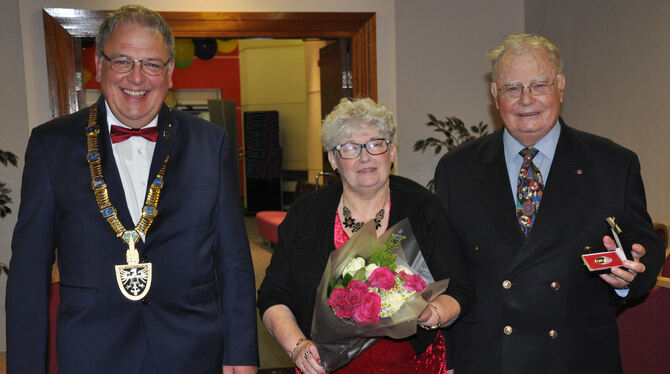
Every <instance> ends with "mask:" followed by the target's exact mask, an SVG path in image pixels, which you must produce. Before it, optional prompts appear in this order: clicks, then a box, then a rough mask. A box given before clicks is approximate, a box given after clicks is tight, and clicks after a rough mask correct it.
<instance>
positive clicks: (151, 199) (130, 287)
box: [86, 107, 170, 301]
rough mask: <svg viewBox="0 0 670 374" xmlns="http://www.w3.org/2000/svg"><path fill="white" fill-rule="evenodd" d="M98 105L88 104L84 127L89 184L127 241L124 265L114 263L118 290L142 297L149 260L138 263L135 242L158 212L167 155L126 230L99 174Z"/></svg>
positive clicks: (148, 275) (148, 280) (148, 277)
mask: <svg viewBox="0 0 670 374" xmlns="http://www.w3.org/2000/svg"><path fill="white" fill-rule="evenodd" d="M97 113H98V108H97V107H91V109H90V113H89V118H88V126H87V127H86V139H87V144H88V154H87V156H86V158H87V160H88V165H89V169H90V171H91V188H92V189H93V193H94V194H95V200H96V201H97V203H98V207H99V208H100V215H102V218H103V219H104V220H105V221H107V223H108V224H109V225H110V226H111V228H112V230H113V231H114V233H115V234H116V236H117V237H119V238H121V240H122V241H123V242H124V243H125V244H127V245H128V250H127V251H126V265H116V266H114V269H115V272H116V283H117V284H118V286H119V290H121V294H123V296H125V297H126V298H127V299H129V300H132V301H137V300H140V299H142V298H143V297H144V296H146V294H147V293H148V292H149V289H150V288H151V270H152V269H151V263H150V262H147V263H140V254H139V252H138V251H137V249H136V248H135V244H136V243H137V241H138V240H139V239H140V235H146V233H147V231H149V227H150V226H151V224H152V223H153V221H154V218H156V215H157V214H158V209H157V206H158V199H159V197H160V191H161V188H163V175H165V167H166V164H167V162H168V159H169V158H170V156H167V157H166V158H165V161H164V162H163V166H162V167H161V169H160V170H159V171H158V175H156V178H154V181H153V183H151V186H150V187H149V191H147V198H146V200H145V203H144V208H143V209H142V216H141V217H140V220H139V222H138V223H137V226H135V229H133V230H126V228H125V227H124V226H123V224H122V223H121V221H120V220H119V218H118V216H117V215H116V209H115V208H114V206H113V205H112V203H111V202H110V200H109V191H108V190H107V184H106V183H105V180H104V178H103V176H102V165H101V162H100V151H99V148H98V133H99V131H100V127H99V126H98V121H97Z"/></svg>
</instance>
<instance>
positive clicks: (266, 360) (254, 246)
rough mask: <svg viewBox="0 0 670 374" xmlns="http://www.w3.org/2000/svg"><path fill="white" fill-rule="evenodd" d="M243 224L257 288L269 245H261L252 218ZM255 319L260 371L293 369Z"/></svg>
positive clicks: (270, 254) (281, 350)
mask: <svg viewBox="0 0 670 374" xmlns="http://www.w3.org/2000/svg"><path fill="white" fill-rule="evenodd" d="M245 223H246V225H247V235H248V236H249V247H250V248H251V258H252V260H253V262H254V273H255V275H256V288H258V286H260V284H261V282H262V281H263V277H264V276H265V268H267V267H268V265H269V264H270V258H271V257H272V249H271V248H270V245H269V244H267V243H263V239H262V238H261V236H260V235H258V229H257V228H256V220H255V218H254V217H245ZM256 318H257V319H258V350H259V355H260V359H261V369H263V368H283V367H293V362H292V361H291V360H290V359H289V358H288V356H287V355H286V353H284V350H283V349H281V348H280V347H279V345H277V343H276V342H275V340H274V339H273V338H272V336H270V334H269V333H268V331H267V330H266V329H265V326H264V325H263V322H261V319H260V317H259V316H258V313H257V315H256Z"/></svg>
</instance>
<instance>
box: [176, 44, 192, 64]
mask: <svg viewBox="0 0 670 374" xmlns="http://www.w3.org/2000/svg"><path fill="white" fill-rule="evenodd" d="M194 53H195V45H193V40H191V39H175V41H174V64H175V66H176V67H178V68H180V69H185V68H187V67H189V66H190V65H191V63H192V62H193V58H194V57H195V56H194Z"/></svg>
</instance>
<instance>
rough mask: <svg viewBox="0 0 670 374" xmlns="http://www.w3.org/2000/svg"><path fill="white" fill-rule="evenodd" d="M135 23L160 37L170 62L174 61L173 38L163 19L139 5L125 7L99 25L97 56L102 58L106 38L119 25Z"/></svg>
mask: <svg viewBox="0 0 670 374" xmlns="http://www.w3.org/2000/svg"><path fill="white" fill-rule="evenodd" d="M125 23H135V24H137V25H140V26H143V27H145V28H147V29H148V30H151V31H153V32H155V33H156V34H158V35H160V36H161V37H162V38H163V41H164V42H165V45H166V46H167V48H168V52H169V53H170V60H174V36H173V35H172V30H171V29H170V26H169V25H168V24H167V22H166V21H165V19H163V17H161V15H160V14H158V13H156V12H154V11H153V10H149V9H147V8H145V7H143V6H141V5H125V6H122V7H121V8H119V9H117V10H115V11H113V12H112V13H110V14H109V15H108V16H107V17H106V18H105V20H104V21H103V22H102V25H100V29H99V30H98V35H96V37H95V45H96V47H95V48H96V51H97V53H98V56H100V57H102V54H103V48H104V47H105V42H106V41H107V38H108V37H109V36H110V35H111V34H112V33H113V32H114V30H115V29H116V27H117V26H118V25H120V24H125Z"/></svg>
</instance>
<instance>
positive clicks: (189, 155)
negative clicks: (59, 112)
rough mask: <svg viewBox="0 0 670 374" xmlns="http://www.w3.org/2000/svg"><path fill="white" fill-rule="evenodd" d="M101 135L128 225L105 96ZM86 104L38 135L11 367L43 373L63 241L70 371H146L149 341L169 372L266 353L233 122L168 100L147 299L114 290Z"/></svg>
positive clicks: (116, 242)
mask: <svg viewBox="0 0 670 374" xmlns="http://www.w3.org/2000/svg"><path fill="white" fill-rule="evenodd" d="M95 105H96V106H97V107H98V122H99V123H100V134H99V144H100V145H99V146H100V150H101V155H102V168H103V175H104V178H105V180H106V183H107V185H108V188H109V196H110V200H111V202H112V204H113V205H114V206H115V207H116V209H117V211H118V214H119V218H120V220H121V222H122V223H123V225H124V226H125V227H126V228H127V229H131V228H133V227H134V224H133V223H132V220H131V218H130V213H129V212H128V209H127V204H126V201H125V196H124V192H123V186H122V184H121V179H120V177H119V174H118V171H117V168H116V164H115V160H114V157H113V155H112V149H111V142H110V140H109V135H108V129H107V123H106V113H105V105H104V99H103V98H102V97H101V98H100V100H99V101H98V103H97V104H95ZM88 114H89V109H88V108H87V109H84V110H81V111H79V112H77V113H74V114H72V115H69V116H65V117H61V118H57V119H54V120H52V121H50V122H48V123H46V124H44V125H41V126H39V127H37V128H35V129H34V130H33V132H32V135H31V136H30V140H29V144H28V149H27V151H26V163H25V169H24V172H23V184H22V190H21V206H20V210H19V217H18V223H17V225H16V228H15V231H14V237H13V241H12V259H11V264H10V266H11V269H12V270H11V275H10V276H9V278H8V284H7V300H6V309H7V346H8V349H7V365H8V373H44V372H45V358H46V354H45V352H46V347H47V328H48V326H47V325H48V321H47V290H48V286H49V280H50V273H51V264H52V263H53V260H54V250H55V249H56V248H58V251H57V253H58V267H59V271H60V279H61V288H60V295H61V301H60V305H59V308H58V323H57V355H58V365H59V370H60V372H62V373H68V374H70V373H75V374H77V373H82V374H90V373H137V372H138V371H139V368H140V365H141V364H142V361H143V359H144V355H145V352H146V347H147V344H149V345H150V346H151V350H152V352H153V355H154V359H155V362H156V365H157V366H158V369H159V370H160V372H161V373H175V374H177V373H178V374H183V373H208V374H209V373H221V366H222V365H252V366H256V365H258V353H257V337H256V316H255V305H254V303H255V298H254V295H255V285H254V274H253V267H252V263H251V256H250V252H249V244H248V239H247V236H246V230H245V226H244V221H243V218H242V212H241V206H240V199H239V193H238V179H237V176H236V171H235V167H234V165H233V162H232V158H231V145H230V142H231V141H232V142H234V143H236V140H234V139H233V140H229V139H228V135H227V133H226V132H225V130H223V129H221V128H218V127H216V126H214V125H212V124H211V123H208V122H206V121H204V120H202V119H198V118H196V117H193V116H190V115H188V114H185V113H182V112H180V111H176V110H172V111H170V109H169V108H168V107H167V106H163V108H162V109H161V111H160V114H159V117H158V127H159V130H160V136H159V139H158V142H157V144H156V149H155V151H154V156H153V160H152V164H151V170H150V174H149V181H148V184H147V185H149V182H150V181H151V180H153V178H154V177H155V176H156V174H157V172H158V169H159V168H160V167H161V166H162V164H163V160H164V159H165V157H166V156H167V155H169V156H170V159H169V162H168V163H167V169H166V172H165V178H164V181H165V184H164V187H163V189H162V192H161V195H160V201H159V203H158V216H157V218H156V219H155V221H154V223H153V225H152V226H151V228H150V229H149V231H148V233H147V235H146V239H145V242H144V243H142V242H140V243H138V249H139V252H140V256H141V258H142V261H141V262H146V261H149V262H151V263H152V264H153V281H152V285H151V289H150V291H149V293H148V295H147V296H146V297H145V299H144V302H141V301H129V300H127V299H126V298H125V297H124V296H122V294H121V292H120V291H119V289H118V286H117V283H116V278H115V272H114V266H115V265H119V264H125V252H126V249H127V248H126V245H125V244H124V243H123V242H122V241H121V240H120V239H119V238H117V237H116V236H115V234H114V233H113V232H112V229H111V228H110V226H109V225H108V224H107V223H106V222H105V221H104V220H103V218H102V217H101V215H100V213H99V208H98V205H97V203H96V201H95V197H94V195H93V191H92V190H91V176H90V173H89V167H88V164H87V161H86V153H87V147H86V136H85V127H86V126H87V123H88Z"/></svg>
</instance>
